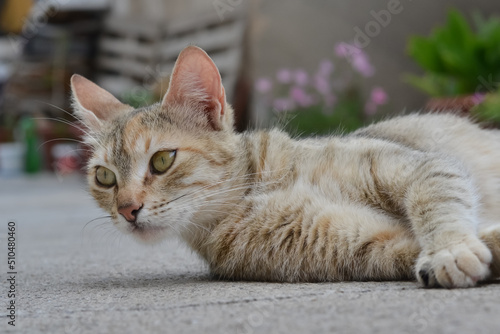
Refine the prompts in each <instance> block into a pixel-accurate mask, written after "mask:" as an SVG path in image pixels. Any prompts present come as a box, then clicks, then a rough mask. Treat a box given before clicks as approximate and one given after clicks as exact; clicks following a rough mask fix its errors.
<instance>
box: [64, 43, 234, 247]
mask: <svg viewBox="0 0 500 334" xmlns="http://www.w3.org/2000/svg"><path fill="white" fill-rule="evenodd" d="M71 89H72V92H73V103H74V110H75V114H76V116H77V117H78V118H79V119H80V120H81V121H82V123H83V124H84V125H85V126H86V127H87V134H86V138H85V140H86V142H87V143H88V144H89V145H90V147H91V149H92V156H91V158H90V160H89V164H88V182H89V187H90V191H91V193H92V195H93V197H94V198H95V199H96V201H97V202H98V204H99V205H100V206H101V207H102V208H103V209H104V210H106V211H107V212H108V213H109V214H110V215H111V217H112V220H113V223H114V224H115V225H116V226H117V227H118V228H119V229H120V230H122V231H124V232H126V233H131V234H132V235H133V236H135V237H137V238H138V239H139V240H142V241H148V242H150V241H158V240H161V239H163V238H164V237H165V236H167V235H169V234H173V233H175V232H179V233H182V231H184V230H189V229H192V228H196V227H197V226H191V225H192V224H195V225H196V224H204V223H206V222H209V221H210V220H214V219H217V216H218V215H219V214H220V213H221V212H223V211H224V209H223V208H222V209H221V204H223V203H221V202H224V200H223V199H218V200H214V198H213V196H214V194H217V193H220V194H223V193H224V192H223V190H221V189H222V188H221V187H223V185H224V183H225V180H226V179H227V178H228V177H230V175H231V174H232V171H231V170H230V169H231V166H232V165H233V164H232V162H233V161H234V151H235V149H234V147H233V146H234V139H235V137H236V134H235V133H234V132H233V111H232V109H231V107H230V106H229V105H228V104H227V103H226V98H225V93H224V88H223V86H222V84H221V77H220V74H219V71H218V70H217V67H216V66H215V64H214V63H213V62H212V60H211V59H210V57H209V56H208V55H207V54H206V53H205V52H204V51H203V50H201V49H199V48H197V47H194V46H189V47H187V48H186V49H184V50H183V51H182V52H181V54H180V55H179V57H178V59H177V62H176V65H175V67H174V70H173V73H172V76H171V80H170V85H169V89H168V92H167V93H166V94H165V96H164V98H163V100H162V102H161V103H157V104H154V105H151V106H149V107H145V108H140V109H134V108H132V107H130V106H128V105H125V104H123V103H121V102H120V101H118V100H117V99H116V98H115V97H114V96H112V95H111V94H110V93H109V92H107V91H105V90H104V89H102V88H100V87H99V86H97V85H95V84H94V83H92V82H90V81H89V80H87V79H85V78H83V77H81V76H79V75H74V76H73V77H72V78H71ZM210 199H212V200H210ZM217 201H219V203H217ZM224 203H225V202H224ZM222 207H223V205H222ZM198 227H199V226H198Z"/></svg>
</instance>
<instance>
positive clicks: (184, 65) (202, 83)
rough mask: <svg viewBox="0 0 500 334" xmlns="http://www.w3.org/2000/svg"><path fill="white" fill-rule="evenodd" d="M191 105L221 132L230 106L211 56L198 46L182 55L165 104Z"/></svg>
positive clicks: (174, 71) (189, 48)
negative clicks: (227, 103)
mask: <svg viewBox="0 0 500 334" xmlns="http://www.w3.org/2000/svg"><path fill="white" fill-rule="evenodd" d="M192 103H194V104H196V106H197V108H196V109H197V110H199V111H201V112H204V113H205V114H206V117H207V119H208V121H209V123H210V125H211V126H212V128H213V129H214V130H222V128H223V117H224V116H225V113H226V108H227V106H226V94H225V92H224V87H223V86H222V80H221V76H220V73H219V70H218V69H217V66H215V64H214V62H213V61H212V59H210V57H209V56H208V54H207V53H206V52H205V51H203V50H202V49H200V48H199V47H196V46H188V47H186V48H185V49H184V50H182V51H181V53H180V54H179V57H178V58H177V61H176V62H175V66H174V69H173V72H172V76H171V78H170V85H169V88H168V91H167V93H166V94H165V97H164V98H163V102H162V105H163V106H166V105H170V104H192Z"/></svg>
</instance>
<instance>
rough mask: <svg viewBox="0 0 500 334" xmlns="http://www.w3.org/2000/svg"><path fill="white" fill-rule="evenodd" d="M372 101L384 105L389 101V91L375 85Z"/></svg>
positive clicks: (371, 96) (371, 95)
mask: <svg viewBox="0 0 500 334" xmlns="http://www.w3.org/2000/svg"><path fill="white" fill-rule="evenodd" d="M370 101H372V102H373V103H374V104H375V105H382V104H386V103H387V93H386V92H385V90H383V89H382V88H381V87H375V88H373V89H372V92H371V94H370Z"/></svg>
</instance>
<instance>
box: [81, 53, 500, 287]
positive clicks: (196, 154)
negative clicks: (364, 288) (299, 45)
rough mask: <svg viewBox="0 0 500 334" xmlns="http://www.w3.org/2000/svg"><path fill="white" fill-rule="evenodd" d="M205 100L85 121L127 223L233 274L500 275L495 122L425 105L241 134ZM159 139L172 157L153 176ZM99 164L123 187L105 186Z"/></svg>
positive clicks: (219, 272)
mask: <svg viewBox="0 0 500 334" xmlns="http://www.w3.org/2000/svg"><path fill="white" fill-rule="evenodd" d="M193 52H196V51H193ZM73 89H74V94H75V100H76V102H75V104H76V107H77V108H83V106H82V104H81V101H80V100H78V89H75V87H74V88H73ZM199 91H201V92H202V90H199ZM200 94H201V93H200ZM198 107H199V105H197V104H189V103H179V101H170V102H168V103H165V102H164V103H163V104H156V105H153V106H150V107H147V108H143V109H138V110H133V111H132V110H129V111H126V112H123V113H122V114H121V115H119V116H113V118H112V120H108V121H105V122H102V123H103V124H102V125H101V126H98V127H95V125H92V124H94V123H95V122H94V123H92V124H91V125H90V128H92V129H93V130H92V131H90V132H89V134H88V138H87V141H88V142H89V143H90V144H92V147H93V157H92V159H91V161H90V164H89V169H88V180H89V185H90V189H91V193H92V195H93V196H94V198H95V199H96V200H97V203H98V204H99V205H100V206H101V207H102V208H104V209H105V210H106V211H108V212H109V213H110V214H111V216H112V217H113V222H114V224H115V225H116V226H117V227H118V228H119V229H121V230H123V231H124V232H126V233H130V234H132V235H133V236H134V237H136V238H137V239H139V240H142V241H144V242H154V241H159V240H163V239H164V238H165V237H167V236H170V235H176V236H179V237H180V238H182V239H183V240H184V241H185V242H186V243H187V244H188V245H189V246H190V247H191V248H192V249H193V250H194V251H195V252H196V253H198V254H199V255H200V256H201V257H202V258H203V259H205V260H206V261H207V263H208V264H209V267H210V270H211V272H212V273H213V274H214V275H215V276H217V277H220V278H225V279H242V280H264V281H279V282H299V281H300V282H304V281H306V282H319V281H341V280H402V279H405V280H406V279H418V280H419V281H420V282H421V284H423V285H424V286H426V287H436V286H442V287H470V286H474V285H475V284H476V283H477V282H478V281H481V280H484V279H489V278H494V277H498V276H499V275H500V227H498V226H496V227H495V226H494V227H489V228H487V229H484V230H482V231H481V232H478V226H479V224H480V223H496V222H497V220H498V217H500V206H499V205H498V204H497V203H498V202H499V200H500V147H499V145H498V143H499V140H500V133H499V132H498V131H496V130H482V129H480V128H479V127H478V126H477V125H475V124H473V123H472V122H469V121H468V120H466V119H463V118H459V117H456V116H453V115H444V114H441V115H437V114H428V115H410V116H405V117H399V118H395V119H392V120H388V121H385V122H381V123H378V124H375V125H372V126H369V127H367V128H364V129H361V130H359V131H357V132H355V133H353V134H351V135H347V136H341V137H326V138H316V139H314V138H312V139H304V140H295V139H292V138H290V137H289V136H288V135H287V134H286V133H284V132H282V131H279V130H271V131H257V132H245V133H242V134H239V133H235V132H234V131H233V129H232V118H233V116H232V110H231V107H230V106H229V105H227V104H225V106H224V107H223V109H222V111H223V112H222V113H221V114H220V117H221V118H220V121H219V120H215V121H214V120H213V119H212V120H211V119H210V117H218V116H217V115H219V114H215V115H216V116H213V115H209V116H207V115H206V114H204V113H202V112H199V111H198V112H197V110H199V108H198ZM197 108H198V109H197ZM77 114H78V111H77ZM207 117H208V118H207ZM213 124H217V126H214V125H213ZM160 150H177V156H176V159H175V161H174V164H173V165H172V167H171V168H170V169H169V170H168V171H167V172H166V173H165V174H162V175H156V174H152V173H151V172H150V169H149V162H150V159H151V157H152V155H153V154H154V153H155V152H157V151H160ZM97 166H104V167H107V168H108V169H110V170H112V171H113V172H114V173H115V174H116V176H117V185H116V186H115V187H112V188H103V187H102V186H99V185H98V184H97V183H96V181H95V170H96V168H97ZM131 201H132V202H133V201H136V202H137V201H139V202H140V203H143V208H142V209H141V211H140V213H139V216H138V219H137V222H135V223H133V224H131V223H129V222H127V221H126V220H125V219H124V218H123V217H122V216H121V215H120V214H118V208H119V207H120V205H123V204H124V203H128V202H131ZM490 264H492V266H491V269H490Z"/></svg>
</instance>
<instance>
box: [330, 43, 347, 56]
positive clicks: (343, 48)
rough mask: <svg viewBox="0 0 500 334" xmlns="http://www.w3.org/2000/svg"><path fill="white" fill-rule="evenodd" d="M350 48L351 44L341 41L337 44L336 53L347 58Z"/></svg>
mask: <svg viewBox="0 0 500 334" xmlns="http://www.w3.org/2000/svg"><path fill="white" fill-rule="evenodd" d="M348 48H349V44H347V43H344V42H341V43H338V44H336V45H335V47H334V51H335V54H336V55H337V57H340V58H345V57H347V56H348V54H349V51H348Z"/></svg>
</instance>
